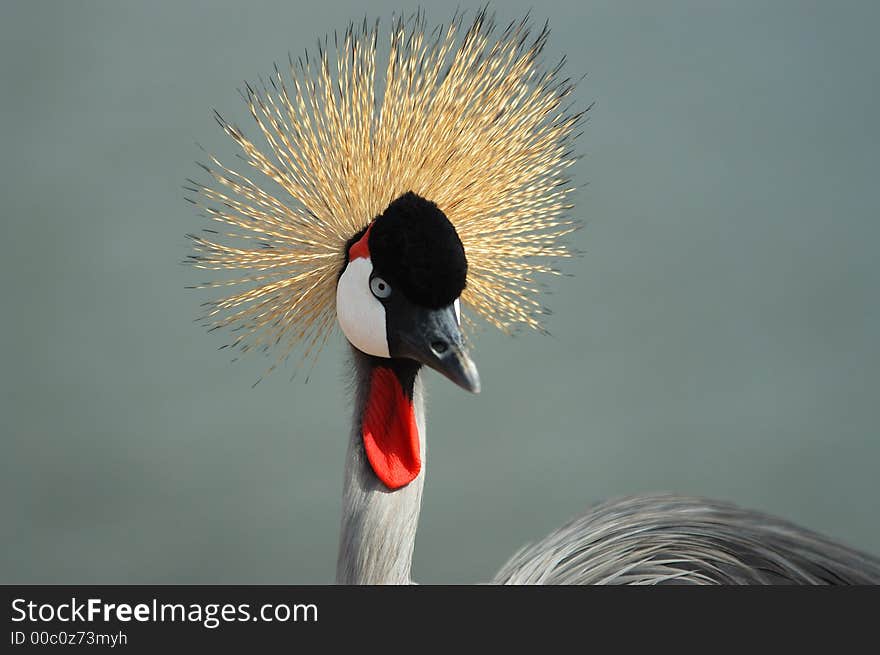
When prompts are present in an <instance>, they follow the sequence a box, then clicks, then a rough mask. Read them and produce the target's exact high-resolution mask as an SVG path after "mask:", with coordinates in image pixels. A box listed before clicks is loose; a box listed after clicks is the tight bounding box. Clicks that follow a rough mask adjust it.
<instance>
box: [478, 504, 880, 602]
mask: <svg viewBox="0 0 880 655" xmlns="http://www.w3.org/2000/svg"><path fill="white" fill-rule="evenodd" d="M493 582H494V583H496V584H808V585H816V584H880V559H877V558H876V557H873V556H871V555H867V554H865V553H861V552H859V551H857V550H854V549H852V548H849V547H847V546H844V545H842V544H840V543H837V542H835V541H833V540H831V539H828V538H827V537H824V536H822V535H820V534H817V533H815V532H812V531H810V530H806V529H804V528H801V527H799V526H797V525H794V524H792V523H789V522H787V521H783V520H781V519H778V518H776V517H773V516H769V515H767V514H763V513H760V512H755V511H749V510H745V509H741V508H739V507H737V506H735V505H732V504H729V503H724V502H719V501H715V500H709V499H704V498H692V497H687V496H676V495H669V494H664V495H642V496H633V497H629V498H621V499H619V500H613V501H608V502H604V503H600V504H598V505H596V506H594V507H592V508H590V509H589V510H588V511H587V512H586V513H585V514H583V515H582V516H579V517H578V518H576V519H574V520H572V521H570V522H569V523H567V524H566V525H565V526H563V527H562V528H560V529H558V530H556V531H555V532H553V533H551V534H549V535H548V536H547V537H545V538H544V539H542V540H541V541H539V542H537V543H536V544H534V545H531V546H527V547H525V548H523V549H522V550H521V551H519V552H518V553H517V554H516V555H514V556H513V557H512V558H511V559H510V561H508V562H507V563H506V564H505V565H504V566H503V567H502V568H501V570H500V571H499V572H498V574H497V575H496V576H495V578H494V579H493Z"/></svg>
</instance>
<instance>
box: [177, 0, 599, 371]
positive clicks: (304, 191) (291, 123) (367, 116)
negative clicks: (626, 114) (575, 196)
mask: <svg viewBox="0 0 880 655" xmlns="http://www.w3.org/2000/svg"><path fill="white" fill-rule="evenodd" d="M462 20H463V19H462V16H461V15H456V16H455V17H454V18H453V20H452V22H451V24H450V25H449V26H448V27H446V28H444V27H440V28H437V29H436V30H434V31H433V33H431V34H428V33H427V32H426V22H425V18H424V15H423V14H422V13H421V12H419V13H417V14H415V15H414V16H412V17H411V18H410V19H409V20H406V21H405V20H403V19H402V18H399V19H397V20H395V21H393V26H392V27H393V29H392V34H391V48H390V55H389V58H388V62H387V66H386V71H385V76H384V80H383V82H384V92H382V87H381V86H379V81H377V75H376V59H377V56H376V45H377V39H378V33H379V23H378V21H377V22H376V24H375V25H374V26H372V27H368V25H367V23H366V20H365V21H364V23H363V24H362V25H361V26H355V25H354V24H351V25H350V26H349V28H348V29H347V30H346V32H345V34H344V37H342V38H334V41H335V45H336V53H335V61H333V58H332V57H331V55H330V52H329V48H328V40H327V39H326V38H325V40H324V43H323V45H322V44H321V43H320V42H319V44H318V59H317V61H315V60H312V59H310V58H309V56H308V53H306V54H305V58H304V59H297V60H293V59H292V58H291V59H290V67H289V72H288V74H287V75H285V74H283V73H282V72H281V70H280V69H279V68H278V67H277V66H276V67H275V69H274V73H273V74H272V75H271V76H270V78H269V79H268V86H267V85H266V84H265V83H264V84H263V85H262V87H261V88H260V89H254V88H253V87H252V86H251V85H248V84H246V85H245V90H244V91H243V96H244V99H245V100H246V102H247V105H248V107H249V109H250V113H251V115H252V116H253V118H254V120H255V121H256V123H257V126H258V127H259V131H260V133H261V134H262V137H263V139H264V140H265V145H264V146H263V147H262V148H261V147H258V146H257V145H256V144H255V142H254V141H252V140H251V139H250V138H248V137H246V136H245V135H244V133H243V132H242V131H241V130H240V129H239V128H238V127H236V126H234V125H232V124H230V123H229V122H227V121H226V120H224V119H223V118H222V117H221V116H220V115H219V114H216V118H217V121H218V122H219V124H220V126H221V127H222V128H223V130H224V131H225V132H226V133H227V134H228V135H229V136H230V137H232V138H233V139H234V140H235V141H236V143H237V144H238V145H239V146H240V147H241V150H242V153H243V154H242V159H243V160H244V161H245V162H247V164H248V165H249V166H250V169H247V170H245V172H238V171H236V170H233V169H231V168H228V167H227V166H225V165H223V164H222V163H221V162H220V161H219V160H218V159H217V158H216V157H214V156H209V159H210V163H209V164H208V165H206V166H204V168H205V170H206V171H207V172H208V173H209V174H210V175H211V177H212V178H213V183H212V184H210V185H203V184H199V183H196V182H192V185H193V186H192V187H191V188H189V190H190V191H192V192H194V193H195V194H197V197H196V198H193V199H191V201H192V202H193V203H194V204H196V205H197V206H199V207H200V208H201V209H202V210H203V211H204V212H205V213H206V214H207V216H208V217H210V218H211V219H213V220H216V221H218V222H219V223H222V224H225V225H226V226H228V227H231V228H233V229H232V231H228V232H215V231H214V230H206V232H208V236H207V237H202V236H193V235H190V238H191V239H192V240H193V242H194V250H195V254H193V255H191V256H190V261H191V263H192V264H193V265H194V266H196V267H197V268H202V269H209V270H226V271H239V274H238V276H237V277H236V278H234V279H230V280H222V281H214V282H208V283H205V284H202V285H199V287H198V288H217V287H233V286H235V287H238V288H239V290H238V291H236V292H235V293H233V294H232V295H228V296H226V297H224V298H221V299H219V300H215V301H211V302H209V303H206V307H207V311H206V315H205V319H206V321H207V323H208V325H209V326H210V327H211V328H212V329H214V328H219V327H230V328H232V329H233V330H234V334H235V335H236V336H235V339H234V341H233V343H231V344H229V345H230V346H233V347H239V348H240V349H242V350H244V351H247V350H250V349H252V348H261V349H264V350H267V349H268V347H270V346H276V345H278V346H280V349H281V352H280V355H279V360H280V359H282V358H284V357H285V356H287V355H288V354H289V353H290V352H291V350H292V349H293V348H295V347H296V346H298V345H302V346H303V348H304V352H303V357H304V358H308V357H309V356H310V355H316V354H317V352H318V351H319V350H320V348H321V346H322V345H323V344H324V343H325V342H326V340H327V337H328V335H329V334H330V332H331V331H332V330H333V326H334V324H335V311H336V309H335V287H336V281H337V276H338V274H339V271H340V269H341V267H342V266H343V264H344V261H345V254H344V245H345V243H346V241H347V240H348V239H349V238H350V237H351V236H352V235H353V234H355V233H356V232H357V231H358V230H361V229H362V228H363V227H364V226H366V225H367V224H368V223H369V221H370V220H371V219H372V218H374V217H375V216H377V215H378V214H380V213H381V212H382V211H383V210H384V209H385V207H386V206H387V205H388V204H389V203H390V202H391V201H392V200H394V199H395V198H397V197H398V196H400V195H402V194H403V193H405V192H407V191H414V192H415V193H417V194H419V195H421V196H423V197H425V198H428V199H429V200H431V201H433V202H435V203H436V204H437V205H438V206H439V207H440V208H441V209H442V210H443V212H444V213H445V214H446V216H447V217H448V218H449V220H450V221H452V223H453V225H455V228H456V230H457V231H458V234H459V236H460V237H461V240H462V243H463V244H464V246H465V251H466V253H467V257H468V262H469V272H468V280H467V287H466V289H465V291H464V293H463V295H462V303H463V305H464V306H465V307H466V308H469V309H470V310H472V311H473V312H475V313H476V314H477V315H479V316H481V317H482V318H484V319H485V320H486V321H488V322H489V323H490V324H492V325H495V326H496V327H498V328H500V329H502V330H504V331H509V330H510V329H511V328H513V327H515V326H518V325H524V326H527V327H531V328H536V329H540V328H541V324H540V320H539V318H540V315H541V314H542V313H543V312H544V310H543V308H542V306H541V304H540V303H539V301H538V299H537V297H538V295H539V289H538V285H537V282H536V281H535V276H536V275H537V274H544V273H551V274H552V273H556V272H557V271H556V270H555V269H554V268H552V267H551V265H550V263H551V261H552V260H553V259H554V258H560V257H570V256H571V254H572V252H571V250H570V249H569V248H568V247H567V246H566V245H565V244H564V243H563V242H562V241H561V238H562V237H564V236H565V235H567V234H569V233H570V232H572V231H573V230H574V229H576V227H577V221H575V220H572V219H571V218H569V217H567V216H566V214H567V211H568V210H569V209H570V208H571V204H570V200H569V195H570V194H571V192H572V191H573V187H572V185H571V184H570V180H569V178H568V177H567V176H566V169H567V167H568V166H570V165H571V164H572V163H574V161H575V157H574V156H573V154H572V151H571V147H572V143H573V140H574V138H575V137H576V135H575V129H576V127H577V125H578V124H579V122H580V120H581V118H582V117H583V114H584V112H580V113H572V112H570V110H569V108H568V107H565V106H563V102H564V101H565V99H566V98H567V97H568V96H569V95H570V94H571V91H572V89H573V84H572V83H571V81H570V80H567V79H559V78H560V71H561V68H562V64H563V63H564V62H560V63H559V64H558V65H557V66H556V67H554V68H552V69H549V70H545V69H543V68H542V67H541V64H540V62H539V55H540V53H541V50H542V49H543V47H544V44H545V42H546V40H547V36H548V33H549V30H548V27H547V25H546V24H545V26H544V27H543V29H541V30H540V32H539V33H538V34H537V36H536V37H533V38H531V37H530V30H531V27H530V20H529V17H528V16H526V17H525V18H524V19H522V20H521V21H517V22H513V23H511V24H510V25H509V26H508V27H507V28H506V29H505V30H503V31H502V32H501V33H500V35H497V36H495V35H494V34H495V29H494V24H493V20H492V18H490V17H488V16H487V15H486V11H485V10H483V11H481V12H479V13H478V14H477V15H476V17H475V19H474V21H473V23H472V24H471V25H470V26H469V28H468V29H467V30H463V29H462ZM266 146H268V147H266ZM248 171H250V172H248ZM257 177H263V178H268V180H271V181H272V182H274V183H275V184H276V185H277V187H278V188H277V189H276V190H275V191H277V192H276V193H273V192H270V191H269V190H267V189H266V188H265V186H271V183H269V184H267V185H264V186H261V185H260V184H259V183H258V182H257V181H256V178H257ZM223 237H226V238H227V239H231V240H232V242H231V243H228V242H227V243H224V242H222V241H221V240H219V239H221V238H223ZM235 244H238V245H235ZM276 363H277V362H276ZM272 368H274V365H273V367H272Z"/></svg>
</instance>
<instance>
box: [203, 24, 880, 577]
mask: <svg viewBox="0 0 880 655" xmlns="http://www.w3.org/2000/svg"><path fill="white" fill-rule="evenodd" d="M378 25H379V23H378V21H377V22H376V24H375V25H373V26H368V25H367V23H366V21H364V23H363V24H362V25H358V26H355V25H350V26H349V27H348V29H347V30H346V31H345V33H344V34H343V35H341V36H340V35H334V39H333V41H332V45H331V43H330V41H329V39H327V38H325V39H324V41H323V43H322V42H321V41H319V43H318V57H317V59H312V58H309V55H308V53H306V54H305V55H304V56H303V57H302V58H299V59H294V58H292V57H291V58H289V64H290V67H289V73H282V71H281V69H279V68H278V66H276V67H275V69H274V73H273V74H272V75H271V76H270V77H269V78H268V82H265V81H264V82H263V83H262V85H261V86H260V87H259V88H257V89H255V88H254V87H252V86H251V85H245V89H244V90H243V96H244V99H245V101H246V102H247V105H248V107H249V110H250V113H251V115H252V117H253V118H254V120H255V122H256V124H257V127H258V129H259V132H260V133H261V135H262V137H263V140H264V141H265V146H264V147H263V148H260V147H258V146H257V145H256V142H255V141H253V140H251V139H250V138H248V137H246V136H245V134H244V132H243V131H241V130H240V129H239V128H238V127H236V126H235V125H233V124H232V123H230V122H228V121H226V120H225V119H223V118H222V117H221V116H220V115H219V114H217V115H216V118H217V121H218V122H219V124H220V126H221V127H222V128H223V130H224V131H225V132H226V133H227V134H228V135H229V136H230V137H232V139H234V141H235V142H236V143H237V144H238V146H239V147H240V148H241V157H242V159H243V160H244V161H245V162H246V163H247V164H248V166H249V169H248V171H249V172H239V171H236V170H234V169H232V168H229V167H227V166H225V165H223V164H222V163H221V162H220V161H219V159H217V158H216V157H214V156H209V159H210V163H208V164H205V165H203V168H204V169H205V170H206V171H207V172H208V173H209V174H210V176H211V177H212V179H213V182H211V183H209V184H201V183H197V182H193V181H190V182H191V183H192V184H191V185H190V186H189V187H187V188H188V189H189V190H190V191H191V192H193V194H194V196H193V197H192V198H190V200H191V201H192V202H193V203H194V204H196V205H198V206H199V207H200V208H201V209H202V210H203V211H204V212H205V213H206V214H207V216H208V217H209V218H211V219H213V220H215V221H217V222H218V223H219V224H220V225H221V226H225V230H226V231H220V230H206V231H205V232H206V234H205V235H204V236H201V235H200V236H195V235H190V236H191V238H192V240H193V242H194V249H195V253H194V254H193V255H191V256H190V260H191V262H192V263H193V264H194V265H195V266H196V267H199V268H203V269H209V270H226V271H237V274H236V275H235V276H234V277H233V279H223V280H218V281H214V282H208V283H205V284H203V285H200V286H201V287H226V286H232V287H237V289H236V290H235V291H234V292H233V293H231V295H227V296H225V297H222V298H220V299H219V300H212V301H210V302H209V303H207V311H206V322H207V323H208V324H209V325H210V326H211V328H212V329H213V328H218V327H227V328H231V329H232V330H233V335H234V338H233V341H232V342H231V343H230V344H229V345H230V346H232V347H237V348H239V349H240V350H242V351H248V350H251V349H254V348H259V349H263V350H266V351H267V352H268V351H270V349H275V350H277V352H278V358H277V360H276V361H275V363H274V364H272V366H271V367H270V370H271V369H273V368H274V367H275V366H276V365H277V364H278V363H279V362H280V361H282V360H283V359H285V358H286V357H287V356H288V355H289V354H290V353H291V352H292V351H293V349H295V348H297V347H300V348H301V350H302V353H301V359H302V360H304V359H308V358H313V357H314V356H315V355H316V353H317V352H318V351H319V350H320V348H321V347H322V346H323V345H324V343H325V342H326V341H327V339H328V335H329V334H330V333H332V332H333V329H334V326H335V325H338V326H339V327H340V328H341V331H342V333H343V335H344V336H345V338H346V340H347V341H348V343H349V344H350V350H351V361H352V368H351V370H352V381H353V389H354V392H353V396H354V413H353V416H354V420H353V425H352V429H351V433H350V435H349V443H348V449H347V456H346V463H345V477H344V493H343V503H342V521H341V534H340V542H339V551H338V560H337V574H336V579H337V582H339V583H344V584H408V583H410V582H411V578H410V568H411V561H412V555H413V547H414V543H415V535H416V528H417V524H418V518H419V510H420V505H421V499H422V488H423V483H424V477H425V448H426V429H425V428H426V426H425V415H424V406H425V400H424V395H423V384H424V381H423V371H424V370H425V367H428V368H432V369H434V370H436V371H438V372H440V373H441V374H443V375H445V376H446V377H447V378H449V379H450V380H452V381H453V382H454V383H456V384H457V385H459V386H461V387H463V388H464V389H466V390H468V391H471V392H474V393H476V392H479V390H480V379H479V375H478V373H477V368H476V366H475V365H474V362H473V361H472V359H471V357H470V355H469V354H468V351H467V349H466V348H465V345H464V338H463V332H465V331H466V329H467V327H468V326H469V325H470V324H471V323H472V322H473V318H474V317H480V318H482V319H484V320H485V321H487V322H488V323H489V324H491V325H494V326H496V327H498V328H500V329H502V330H504V331H509V330H510V329H512V328H515V327H518V326H524V327H526V328H535V329H541V322H540V318H541V314H542V313H543V307H542V305H541V304H540V302H539V301H538V300H537V296H538V292H539V289H538V286H537V282H536V278H537V277H538V276H540V275H544V274H553V273H556V272H557V269H556V268H554V267H553V262H554V260H557V259H560V258H565V257H570V256H571V254H572V251H571V249H570V248H569V247H568V246H567V245H566V243H565V241H564V238H565V237H566V235H568V234H569V233H571V232H572V231H573V230H575V229H576V228H577V227H578V223H577V221H575V220H573V219H571V218H569V216H568V213H569V211H570V210H571V209H572V205H571V202H570V194H571V192H572V190H573V188H572V185H571V183H570V180H569V178H568V177H567V176H566V169H567V168H568V167H569V166H570V165H571V164H572V163H573V162H574V160H575V157H574V155H573V154H572V146H573V141H574V139H575V137H576V136H577V135H576V130H577V127H578V125H579V124H580V123H581V120H582V118H583V116H584V112H583V111H582V112H573V111H572V110H571V109H570V107H569V106H568V105H566V104H565V103H566V102H567V99H568V98H569V97H570V95H571V92H572V89H573V85H572V83H571V82H570V81H569V80H568V79H563V78H562V77H561V70H562V64H563V62H560V63H559V65H557V66H555V67H552V68H549V69H545V68H543V67H542V64H541V62H540V57H539V55H540V53H541V51H542V48H543V47H544V45H545V43H546V40H547V36H548V29H547V26H546V24H545V26H544V28H543V29H541V30H539V31H538V33H537V34H536V35H534V36H531V35H530V30H531V28H530V21H529V19H528V17H526V18H524V19H523V20H520V21H516V22H513V23H511V24H510V25H508V26H507V28H506V29H503V30H498V31H496V30H495V27H494V21H493V20H492V19H491V18H490V17H488V16H487V14H486V11H485V10H483V11H481V12H478V13H477V15H476V17H475V18H474V20H473V22H472V23H471V24H470V25H469V26H465V23H464V21H463V18H462V16H461V15H456V16H455V17H454V18H453V20H452V21H451V23H450V24H449V25H448V26H446V27H438V28H437V29H435V30H433V32H429V31H428V30H427V29H426V21H425V18H424V15H423V14H422V13H421V12H420V13H417V14H415V15H414V16H413V17H411V18H410V19H408V20H404V19H403V18H398V19H397V20H395V21H394V22H393V24H392V29H391V42H390V53H389V56H388V59H387V63H386V64H385V72H384V77H383V76H380V75H377V68H376V63H377V48H376V45H377V39H378V31H379V29H378ZM333 50H335V52H334V55H335V61H334V60H333V59H334V57H331V51H333ZM377 77H382V79H381V83H380V82H377ZM469 315H470V316H469ZM493 582H496V583H513V584H517V583H547V584H587V583H663V582H667V583H668V582H672V583H780V582H789V583H806V584H815V583H880V561H878V559H876V558H874V557H872V556H870V555H866V554H863V553H860V552H858V551H855V550H853V549H851V548H848V547H846V546H843V545H841V544H838V543H835V542H834V541H832V540H829V539H827V538H825V537H822V536H820V535H818V534H815V533H813V532H810V531H807V530H804V529H802V528H799V527H797V526H795V525H792V524H790V523H787V522H784V521H781V520H779V519H776V518H773V517H770V516H766V515H763V514H760V513H756V512H750V511H744V510H741V509H739V508H737V507H735V506H733V505H728V504H725V503H720V502H715V501H711V500H703V499H698V498H686V497H676V496H637V497H632V498H626V499H622V500H616V501H612V502H608V503H605V504H600V505H597V506H594V507H592V508H591V509H589V510H588V511H587V513H586V514H584V515H583V516H581V517H579V518H576V519H575V520H573V521H572V522H570V523H569V524H568V525H566V526H565V527H563V528H561V529H560V530H558V531H556V532H554V533H552V534H550V535H549V536H548V537H546V538H545V539H544V540H542V541H540V542H538V543H536V544H535V545H532V546H529V547H527V548H525V549H524V550H522V551H520V552H519V553H517V554H516V555H514V557H513V558H512V559H511V560H510V561H509V562H508V563H507V564H505V565H504V566H503V567H502V569H501V571H500V572H499V573H498V575H497V576H496V577H495V578H494V580H493Z"/></svg>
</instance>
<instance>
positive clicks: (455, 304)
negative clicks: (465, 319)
mask: <svg viewBox="0 0 880 655" xmlns="http://www.w3.org/2000/svg"><path fill="white" fill-rule="evenodd" d="M452 306H453V307H454V308H455V318H456V320H457V321H458V324H459V325H461V299H460V298H456V299H455V302H453V303H452Z"/></svg>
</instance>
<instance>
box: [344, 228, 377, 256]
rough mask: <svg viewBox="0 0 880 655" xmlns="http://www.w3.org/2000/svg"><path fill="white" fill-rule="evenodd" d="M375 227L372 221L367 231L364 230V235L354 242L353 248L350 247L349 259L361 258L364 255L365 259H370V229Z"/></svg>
mask: <svg viewBox="0 0 880 655" xmlns="http://www.w3.org/2000/svg"><path fill="white" fill-rule="evenodd" d="M372 229H373V224H372V223H370V226H369V227H368V228H367V231H366V232H364V236H362V237H361V238H360V239H358V240H357V241H356V242H355V243H353V244H352V246H351V248H349V249H348V261H351V260H352V259H359V258H361V257H363V258H364V259H369V257H370V246H369V240H370V230H372Z"/></svg>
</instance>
